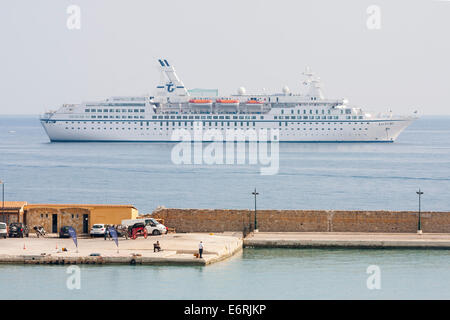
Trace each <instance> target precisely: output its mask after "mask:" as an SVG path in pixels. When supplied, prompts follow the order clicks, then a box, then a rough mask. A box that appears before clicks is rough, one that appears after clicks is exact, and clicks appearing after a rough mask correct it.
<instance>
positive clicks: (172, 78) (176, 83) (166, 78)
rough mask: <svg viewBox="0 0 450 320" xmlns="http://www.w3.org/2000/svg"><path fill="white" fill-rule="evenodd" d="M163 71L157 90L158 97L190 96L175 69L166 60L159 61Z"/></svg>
mask: <svg viewBox="0 0 450 320" xmlns="http://www.w3.org/2000/svg"><path fill="white" fill-rule="evenodd" d="M158 62H159V64H160V65H161V66H160V70H161V77H160V79H161V80H160V82H159V84H158V86H157V87H156V88H157V95H158V96H173V95H176V96H188V95H189V93H188V91H187V90H186V88H185V87H184V84H183V82H182V81H181V80H180V78H178V76H177V74H176V72H175V68H174V67H173V66H171V65H170V64H169V62H168V61H167V60H166V59H158Z"/></svg>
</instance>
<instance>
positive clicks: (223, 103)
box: [216, 99, 239, 108]
mask: <svg viewBox="0 0 450 320" xmlns="http://www.w3.org/2000/svg"><path fill="white" fill-rule="evenodd" d="M216 105H217V106H218V107H235V108H236V107H238V106H239V100H237V99H217V100H216Z"/></svg>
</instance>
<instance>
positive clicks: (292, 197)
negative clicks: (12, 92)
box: [0, 116, 450, 213]
mask: <svg viewBox="0 0 450 320" xmlns="http://www.w3.org/2000/svg"><path fill="white" fill-rule="evenodd" d="M173 146H174V144H170V143H50V142H49V140H48V137H47V136H46V134H45V132H44V130H43V128H42V127H41V125H40V123H39V121H38V118H37V117H36V116H27V117H13V116H8V117H6V116H2V117H0V179H1V180H3V181H5V183H6V185H5V197H6V199H7V200H17V201H19V200H20V201H28V202H30V203H47V202H51V203H115V204H133V205H135V206H136V207H137V208H138V209H139V211H140V212H143V213H148V212H151V211H152V210H153V209H154V208H156V207H157V206H158V205H163V206H166V207H182V208H252V207H253V198H252V195H251V192H252V191H253V189H254V188H255V187H256V188H257V189H258V192H259V193H260V196H259V198H258V206H259V207H260V208H270V209H386V210H417V203H418V201H417V195H416V193H415V191H416V190H417V189H418V188H421V189H422V190H423V191H424V192H425V194H424V196H423V209H424V210H449V209H450V196H449V194H448V190H450V117H448V116H447V117H423V118H421V119H419V120H418V121H416V122H415V123H413V124H412V125H411V126H410V127H409V128H408V129H406V131H404V132H403V133H402V134H401V135H400V137H399V139H398V140H397V141H396V142H395V143H378V144H377V143H369V144H364V143H349V144H346V143H335V144H324V143H322V144H310V143H308V144H297V143H286V144H283V143H282V144H280V164H279V166H280V168H279V173H278V174H276V175H273V176H262V175H260V165H259V164H258V165H248V164H247V165H234V166H225V165H223V166H220V165H215V166H209V165H196V166H195V165H175V164H173V163H172V161H171V150H172V148H173Z"/></svg>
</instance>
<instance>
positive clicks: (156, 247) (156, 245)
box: [153, 241, 161, 252]
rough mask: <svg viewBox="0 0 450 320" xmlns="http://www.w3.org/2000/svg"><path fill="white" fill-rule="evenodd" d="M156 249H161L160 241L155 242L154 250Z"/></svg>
mask: <svg viewBox="0 0 450 320" xmlns="http://www.w3.org/2000/svg"><path fill="white" fill-rule="evenodd" d="M156 250H158V252H159V251H161V246H160V245H159V241H156V243H154V244H153V252H156Z"/></svg>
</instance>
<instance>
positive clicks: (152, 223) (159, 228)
mask: <svg viewBox="0 0 450 320" xmlns="http://www.w3.org/2000/svg"><path fill="white" fill-rule="evenodd" d="M142 222H143V223H144V224H145V229H147V233H148V234H152V235H154V236H158V235H160V234H166V233H167V232H169V230H168V229H167V227H166V226H165V225H163V224H162V223H159V222H158V221H156V220H155V219H153V218H145V219H129V220H122V224H123V225H125V226H132V225H133V224H135V223H142Z"/></svg>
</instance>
